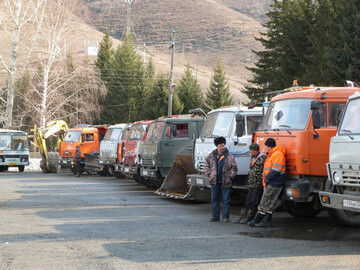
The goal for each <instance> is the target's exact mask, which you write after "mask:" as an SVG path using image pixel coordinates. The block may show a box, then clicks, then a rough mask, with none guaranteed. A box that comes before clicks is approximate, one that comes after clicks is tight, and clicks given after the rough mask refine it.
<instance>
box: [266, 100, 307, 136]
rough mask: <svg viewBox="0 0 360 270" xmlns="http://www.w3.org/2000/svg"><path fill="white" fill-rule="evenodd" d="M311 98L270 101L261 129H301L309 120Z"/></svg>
mask: <svg viewBox="0 0 360 270" xmlns="http://www.w3.org/2000/svg"><path fill="white" fill-rule="evenodd" d="M311 101H312V100H311V99H287V100H279V101H274V102H271V103H270V105H269V109H268V111H267V113H266V115H265V119H264V122H263V126H262V128H263V130H289V129H297V130H303V129H304V128H305V126H306V124H307V122H308V120H309V116H310V112H311V110H310V104H311Z"/></svg>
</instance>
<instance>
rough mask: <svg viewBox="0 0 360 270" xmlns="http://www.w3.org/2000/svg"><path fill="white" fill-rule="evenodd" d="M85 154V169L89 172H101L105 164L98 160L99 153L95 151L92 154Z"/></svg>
mask: <svg viewBox="0 0 360 270" xmlns="http://www.w3.org/2000/svg"><path fill="white" fill-rule="evenodd" d="M84 156H85V171H87V172H88V173H89V172H99V171H102V170H103V168H104V166H103V165H100V164H99V163H98V162H97V161H98V160H99V153H97V152H93V153H91V154H84ZM89 174H92V173H89Z"/></svg>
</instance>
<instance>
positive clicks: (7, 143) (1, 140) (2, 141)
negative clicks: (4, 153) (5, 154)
mask: <svg viewBox="0 0 360 270" xmlns="http://www.w3.org/2000/svg"><path fill="white" fill-rule="evenodd" d="M0 150H11V135H10V134H0Z"/></svg>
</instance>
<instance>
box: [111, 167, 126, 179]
mask: <svg viewBox="0 0 360 270" xmlns="http://www.w3.org/2000/svg"><path fill="white" fill-rule="evenodd" d="M110 173H111V174H112V175H113V176H115V177H116V178H125V174H122V173H121V172H116V171H115V168H114V167H113V166H111V167H110Z"/></svg>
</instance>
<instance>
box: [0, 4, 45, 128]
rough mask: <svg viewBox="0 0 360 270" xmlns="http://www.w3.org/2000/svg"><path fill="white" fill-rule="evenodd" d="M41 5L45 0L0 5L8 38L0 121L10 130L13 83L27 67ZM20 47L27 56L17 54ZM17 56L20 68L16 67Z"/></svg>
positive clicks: (0, 21)
mask: <svg viewBox="0 0 360 270" xmlns="http://www.w3.org/2000/svg"><path fill="white" fill-rule="evenodd" d="M44 3H46V0H27V1H22V0H4V1H1V2H0V26H1V28H2V29H3V30H4V31H5V32H6V33H7V34H8V35H9V36H11V38H10V39H11V53H10V58H9V59H6V57H5V55H3V54H4V53H3V52H0V61H1V64H2V66H3V67H4V69H5V71H6V73H7V74H8V79H7V82H6V87H5V93H2V95H1V100H0V102H1V103H2V104H1V105H2V107H5V114H3V113H0V119H1V122H2V123H3V125H4V126H5V127H6V128H10V127H11V126H12V120H13V107H14V96H15V93H14V92H15V83H16V81H17V79H18V78H19V77H20V76H21V74H22V72H23V71H24V70H25V69H26V67H27V64H28V61H29V58H30V55H31V51H32V47H33V46H32V45H33V44H34V41H35V40H36V37H37V34H38V32H39V28H40V26H41V20H42V16H43V9H42V7H43V6H44ZM23 30H24V31H23ZM21 43H23V44H24V46H22V48H23V49H24V52H26V54H25V55H21V54H20V53H19V46H20V44H21ZM20 56H21V64H19V63H18V62H19V61H18V60H19V58H20ZM1 111H2V112H3V111H4V110H1Z"/></svg>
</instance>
